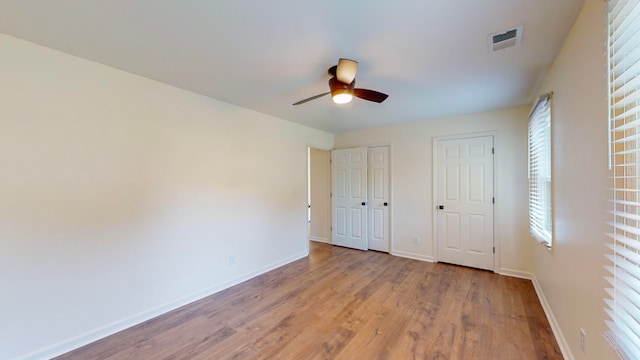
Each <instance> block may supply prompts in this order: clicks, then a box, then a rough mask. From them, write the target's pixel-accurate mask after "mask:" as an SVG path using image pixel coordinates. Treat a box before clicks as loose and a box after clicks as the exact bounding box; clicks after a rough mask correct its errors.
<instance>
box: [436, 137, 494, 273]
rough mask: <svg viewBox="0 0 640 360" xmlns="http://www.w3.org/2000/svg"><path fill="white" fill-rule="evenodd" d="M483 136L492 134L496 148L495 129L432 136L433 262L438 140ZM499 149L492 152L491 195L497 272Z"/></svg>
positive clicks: (437, 257)
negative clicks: (497, 175)
mask: <svg viewBox="0 0 640 360" xmlns="http://www.w3.org/2000/svg"><path fill="white" fill-rule="evenodd" d="M483 136H493V148H494V149H498V144H499V141H498V132H497V131H481V132H477V133H462V134H457V135H445V136H434V137H433V138H432V144H431V145H432V147H431V149H432V150H431V155H432V160H431V191H432V193H431V200H432V204H431V213H432V217H431V224H432V226H431V231H432V235H431V236H432V238H433V259H434V261H435V262H438V259H439V256H438V242H439V241H438V211H436V208H437V207H438V178H437V177H438V171H437V168H438V142H440V141H447V140H461V139H469V138H476V137H483ZM498 154H499V151H496V153H494V158H493V196H494V199H495V203H494V204H493V246H494V247H495V249H496V251H495V252H494V253H493V272H494V273H497V272H498V269H500V241H498V239H499V237H498V236H497V234H496V223H498V215H497V214H498V211H497V208H498V205H499V200H498V196H497V194H496V192H497V189H498V179H497V178H496V173H497V171H496V167H497V164H498V161H496V159H497V155H498Z"/></svg>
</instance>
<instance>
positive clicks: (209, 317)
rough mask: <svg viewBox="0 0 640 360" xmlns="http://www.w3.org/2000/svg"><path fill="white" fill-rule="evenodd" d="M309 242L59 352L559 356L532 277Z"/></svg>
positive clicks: (83, 355) (89, 355)
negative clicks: (236, 279)
mask: <svg viewBox="0 0 640 360" xmlns="http://www.w3.org/2000/svg"><path fill="white" fill-rule="evenodd" d="M310 246H311V251H310V253H311V254H310V256H309V257H308V258H305V259H302V260H299V261H296V262H294V263H291V264H289V265H286V266H284V267H281V268H279V269H276V270H274V271H271V272H269V273H266V274H264V275H261V276H259V277H256V278H254V279H251V280H249V281H247V282H244V283H242V284H240V285H237V286H234V287H232V288H229V289H227V290H224V291H222V292H219V293H217V294H214V295H212V296H209V297H207V298H204V299H202V300H199V301H197V302H194V303H192V304H189V305H187V306H184V307H182V308H180V309H177V310H174V311H172V312H170V313H167V314H164V315H162V316H159V317H157V318H155V319H152V320H150V321H147V322H145V323H143V324H140V325H137V326H134V327H132V328H129V329H127V330H124V331H122V332H120V333H117V334H114V335H112V336H109V337H107V338H105V339H102V340H100V341H97V342H95V343H92V344H89V345H87V346H85V347H82V348H80V349H77V350H75V351H73V352H70V353H67V354H65V355H63V356H60V357H59V358H57V359H60V360H61V359H83V360H85V359H491V360H493V359H508V360H512V359H518V360H520V359H562V355H561V353H560V350H559V348H558V345H557V343H556V341H555V339H554V337H553V334H552V332H551V328H550V327H549V323H548V322H547V319H546V318H545V315H544V312H543V310H542V307H541V306H540V302H539V301H538V298H537V297H536V294H535V290H534V289H533V286H532V284H531V281H529V280H523V279H517V278H510V277H505V276H500V275H496V274H494V273H491V272H487V271H482V270H474V269H469V268H465V267H460V266H454V265H447V264H432V263H426V262H421V261H416V260H409V259H404V258H400V257H395V256H390V255H388V254H382V253H378V252H373V251H369V252H363V251H358V250H350V249H345V248H340V247H334V246H330V245H326V244H321V243H314V242H312V243H311V245H310Z"/></svg>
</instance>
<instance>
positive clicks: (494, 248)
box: [493, 246, 496, 254]
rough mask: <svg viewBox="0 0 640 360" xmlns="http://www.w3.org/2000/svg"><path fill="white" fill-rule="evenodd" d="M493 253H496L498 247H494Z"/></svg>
mask: <svg viewBox="0 0 640 360" xmlns="http://www.w3.org/2000/svg"><path fill="white" fill-rule="evenodd" d="M493 253H494V254H495V253H496V247H495V246H494V247H493Z"/></svg>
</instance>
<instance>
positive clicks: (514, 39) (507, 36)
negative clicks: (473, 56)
mask: <svg viewBox="0 0 640 360" xmlns="http://www.w3.org/2000/svg"><path fill="white" fill-rule="evenodd" d="M521 40H522V25H520V26H518V27H515V28H513V29H509V30H507V31H504V32H499V33H496V34H492V35H489V51H490V52H495V51H498V50H502V49H506V48H509V47H512V46H518V45H520V41H521Z"/></svg>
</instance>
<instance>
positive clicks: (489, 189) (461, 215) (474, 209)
mask: <svg viewBox="0 0 640 360" xmlns="http://www.w3.org/2000/svg"><path fill="white" fill-rule="evenodd" d="M492 149H493V136H481V137H473V138H464V139H454V140H440V141H438V142H437V143H436V164H435V167H436V201H437V203H438V205H442V206H443V207H444V208H443V209H439V210H437V215H436V216H437V237H438V239H437V243H438V252H437V257H438V261H442V262H448V263H453V264H458V265H464V266H470V267H475V268H480V269H487V270H493V153H492Z"/></svg>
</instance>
